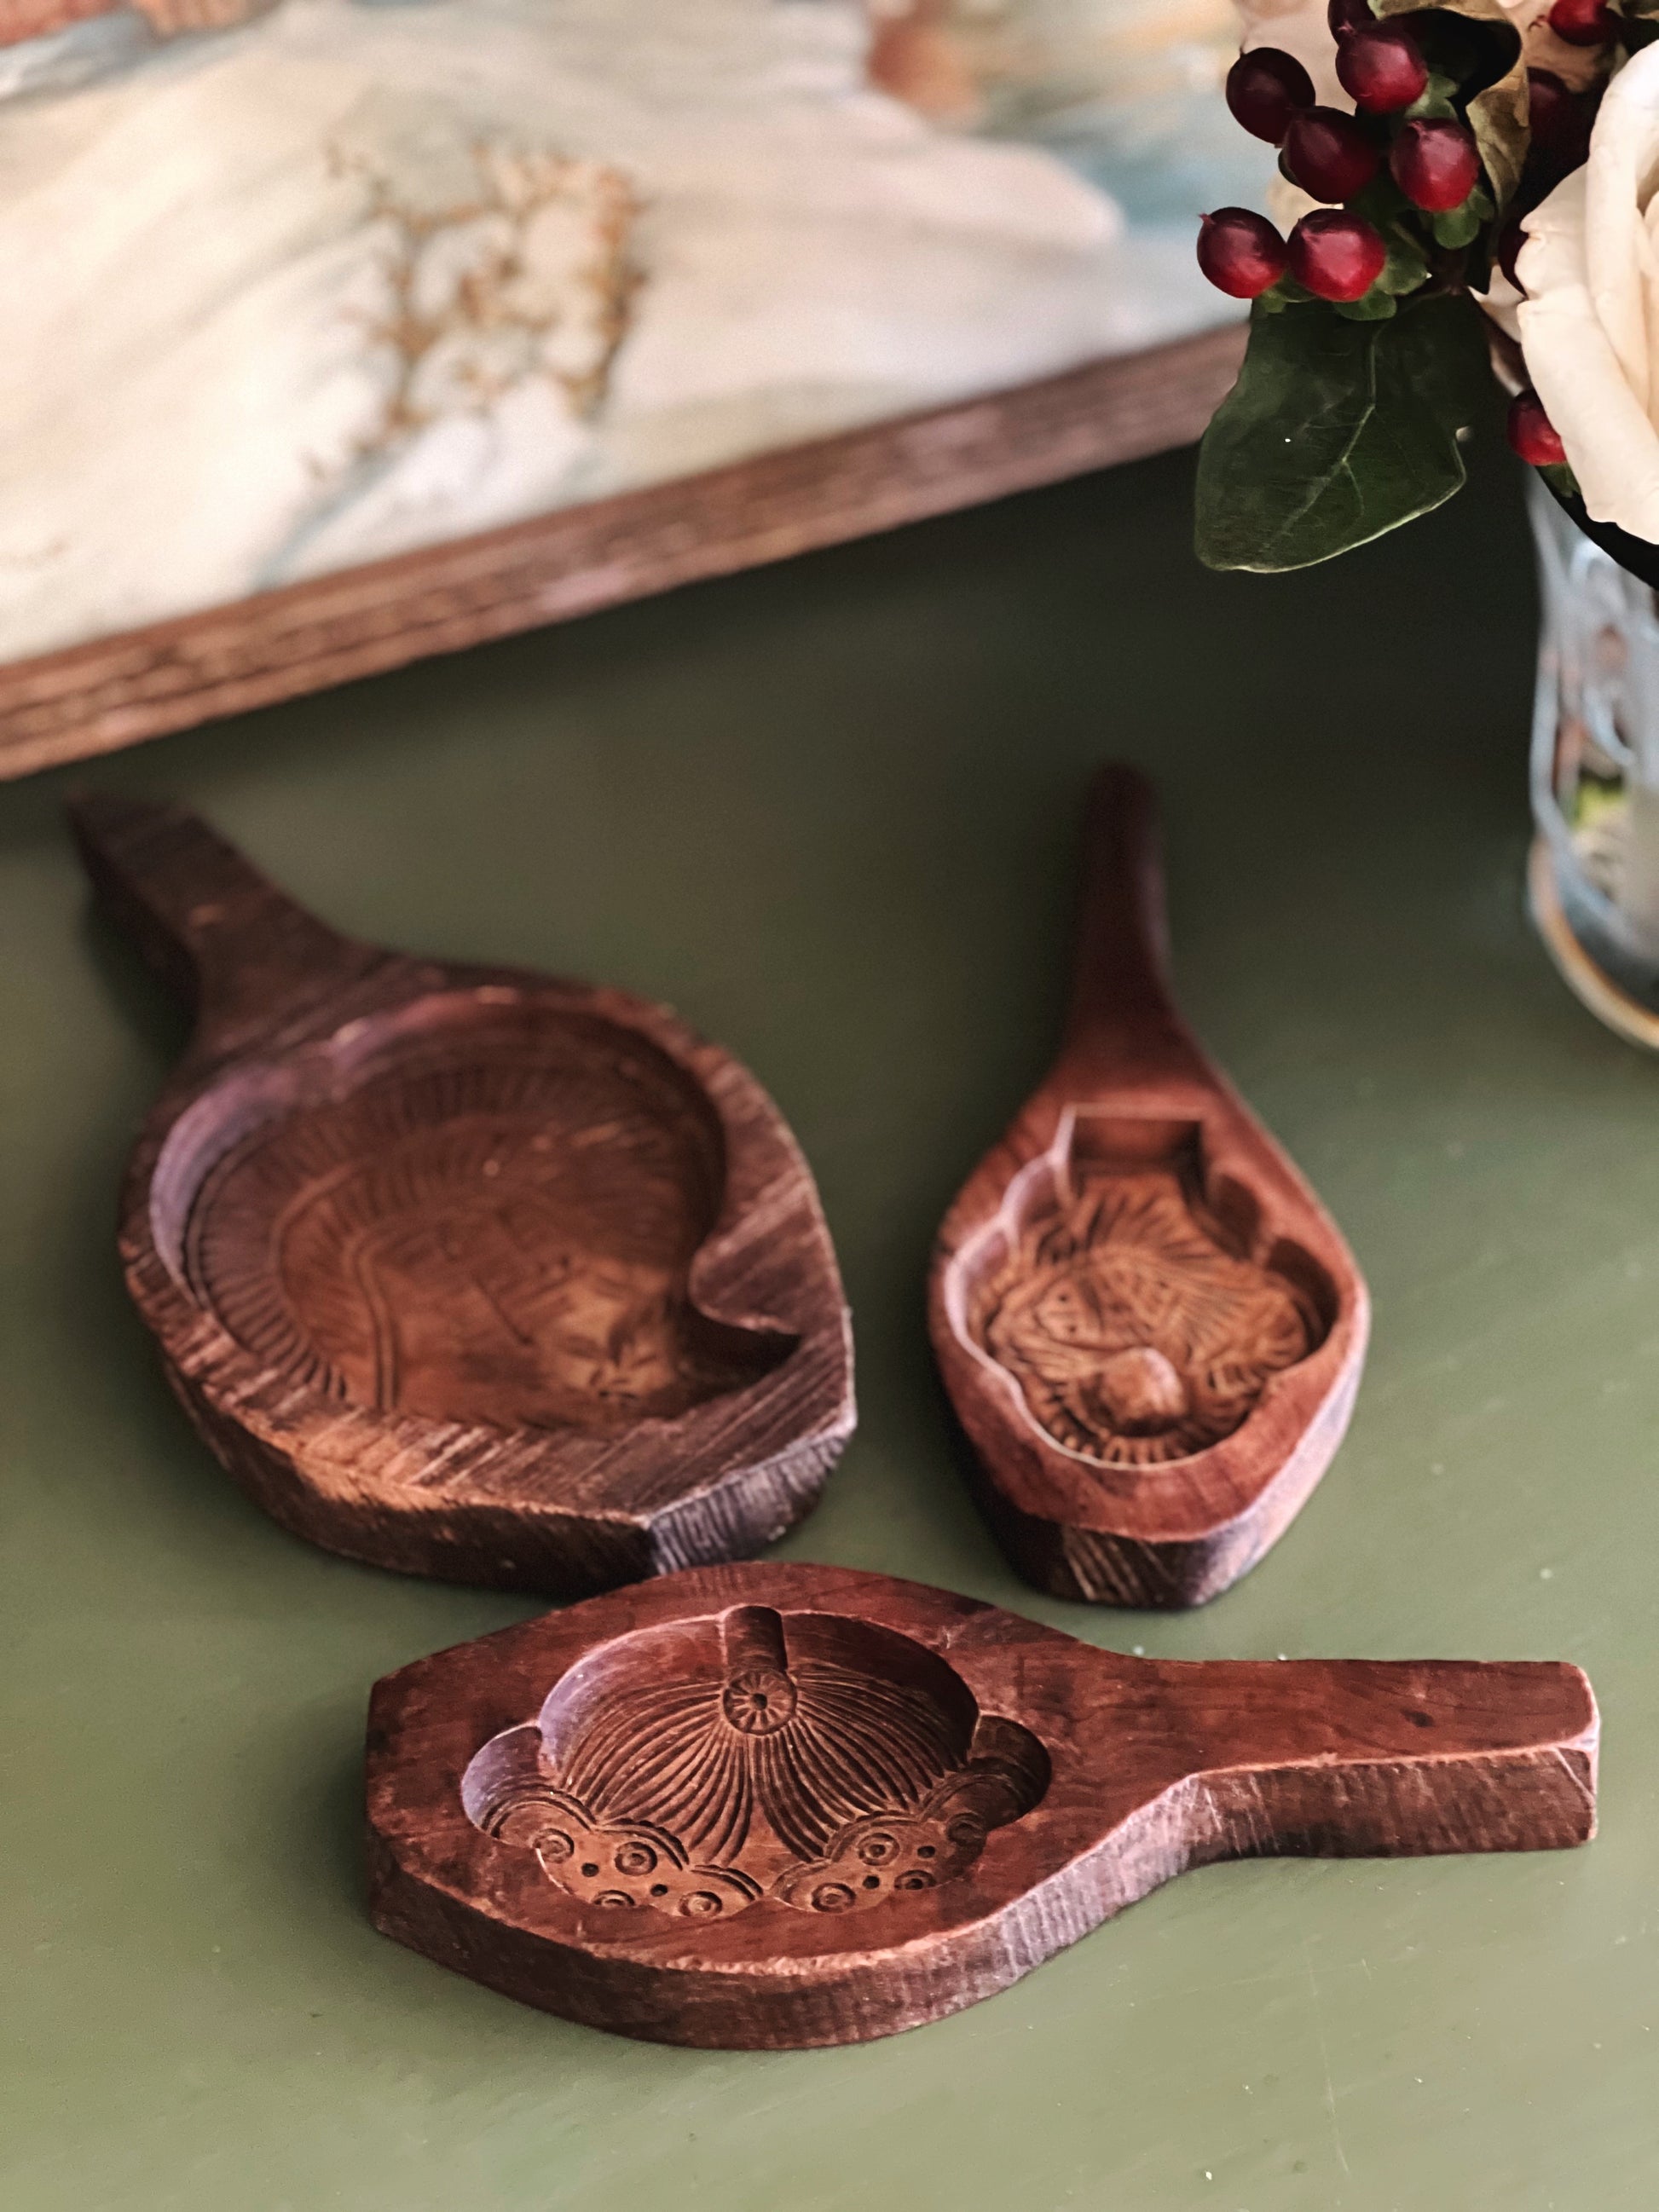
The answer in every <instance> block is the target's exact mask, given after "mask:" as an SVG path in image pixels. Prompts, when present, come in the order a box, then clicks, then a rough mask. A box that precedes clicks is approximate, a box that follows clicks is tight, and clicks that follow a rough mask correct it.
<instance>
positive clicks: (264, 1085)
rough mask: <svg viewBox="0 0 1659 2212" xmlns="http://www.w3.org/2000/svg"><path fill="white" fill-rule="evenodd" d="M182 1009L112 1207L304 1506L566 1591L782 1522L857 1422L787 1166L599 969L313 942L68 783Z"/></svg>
mask: <svg viewBox="0 0 1659 2212" xmlns="http://www.w3.org/2000/svg"><path fill="white" fill-rule="evenodd" d="M72 815H73V819H74V823H75V828H76V836H77V839H78V842H79V843H80V847H81V850H82V856H83V858H84V860H85V861H86V865H87V867H88V872H89V873H90V875H91V877H92V878H93V881H94V884H95V886H96V888H97V890H98V891H99V893H100V897H101V899H102V901H103V902H104V904H105V905H106V908H108V909H109V911H110V913H111V914H112V917H113V918H114V919H115V920H116V921H117V922H118V923H119V924H120V925H121V926H122V927H125V929H126V930H127V931H128V932H129V933H131V935H132V936H133V937H134V938H135V939H137V943H138V945H139V946H140V948H141V949H142V950H143V951H144V952H145V954H146V955H147V957H149V959H150V961H151V963H152V964H153V965H155V966H156V967H157V968H159V969H161V971H162V973H163V974H164V975H167V976H168V977H169V978H170V979H171V980H172V981H173V982H174V983H175V984H177V985H178V986H179V988H181V989H182V990H183V991H185V993H186V994H188V995H189V997H190V998H191V1000H192V1002H193V1003H194V1005H195V1007H196V1014H197V1020H196V1029H195V1033H194V1036H192V1039H191V1044H190V1047H189V1049H188V1051H187V1052H186V1054H185V1058H184V1060H182V1062H181V1063H180V1065H179V1068H178V1070H177V1071H176V1073H175V1074H174V1076H173V1079H172V1081H171V1082H170V1083H169V1085H167V1089H166V1091H165V1092H164V1094H163V1095H162V1097H161V1099H160V1100H159V1101H158V1103H157V1104H156V1107H155V1110H154V1112H153V1113H152V1115H151V1116H150V1118H149V1122H148V1123H147V1125H146V1127H145V1129H144V1132H143V1135H142V1136H141V1138H140V1139H139V1142H138V1146H137V1150H136V1152H134V1155H133V1158H132V1162H131V1167H130V1169H129V1171H128V1176H127V1181H126V1186H125V1194H124V1196H123V1200H122V1206H121V1253H122V1257H123V1260H124V1262H125V1268H126V1274H127V1281H128V1285H129V1287H130V1288H131V1292H132V1296H133V1298H134V1300H135V1302H136V1303H137V1306H138V1310H139V1311H140V1312H141V1314H142V1315H143V1317H144V1319H145V1321H146V1322H148V1323H149V1326H150V1328H152V1329H153V1330H154V1331H155V1335H156V1337H157V1339H158V1340H159V1341H160V1344H161V1352H162V1357H163V1359H164V1362H165V1364H166V1367H167V1374H168V1376H169V1378H170V1380H171V1381H172V1383H173V1386H174V1388H175V1389H176V1390H177V1392H178V1394H179V1397H180V1398H181V1399H182V1401H184V1404H185V1408H186V1410H187V1411H188V1412H189V1413H190V1415H191V1419H193V1420H194V1422H195V1424H196V1425H197V1428H198V1429H199V1431H201V1433H202V1435H203V1436H204V1437H205V1438H206V1440H207V1442H208V1443H209V1444H210V1446H211V1447H212V1449H214V1450H215V1451H216V1453H217V1454H218V1455H219V1457H220V1459H221V1460H222V1462H224V1464H225V1466H226V1467H227V1468H229V1470H230V1472H231V1473H232V1474H234V1476H235V1477H236V1478H237V1480H239V1481H240V1483H241V1484H242V1485H243V1486H244V1487H245V1488H246V1489H247V1490H248V1491H249V1492H252V1495H253V1496H254V1497H255V1498H257V1499H258V1502H259V1503H260V1504H262V1505H264V1507H265V1509H266V1510H268V1511H269V1512H270V1513H271V1514H272V1515H273V1516H275V1517H276V1519H277V1520H278V1521H280V1522H283V1525H284V1526H285V1527H286V1528H291V1529H292V1530H294V1532H295V1534H299V1535H301V1536H306V1537H308V1538H310V1539H311V1541H313V1542H315V1543H319V1544H321V1545H324V1546H325V1547H328V1548H329V1549H330V1550H332V1551H337V1552H343V1553H346V1554H348V1555H349V1557H351V1558H354V1559H366V1560H369V1561H372V1562H374V1564H376V1565H381V1566H388V1567H396V1568H399V1569H402V1570H404V1571H408V1572H410V1573H418V1574H428V1575H435V1576H441V1577H444V1578H446V1579H448V1580H453V1581H459V1582H469V1583H493V1584H496V1585H498V1586H500V1587H501V1588H505V1589H537V1590H543V1591H546V1592H549V1593H550V1594H553V1595H577V1594H580V1593H582V1592H586V1591H588V1590H592V1589H600V1588H604V1587H606V1586H608V1585H609V1584H611V1583H617V1582H622V1581H626V1580H629V1579H632V1578H634V1577H638V1576H642V1575H649V1574H653V1573H659V1572H661V1571H664V1570H665V1569H668V1568H673V1567H681V1566H684V1565H690V1564H694V1563H696V1562H698V1561H702V1560H708V1559H729V1558H731V1557H732V1556H733V1555H734V1554H738V1553H744V1552H747V1551H750V1550H752V1549H754V1548H756V1547H758V1546H760V1545H762V1544H764V1543H766V1542H768V1541H771V1540H772V1539H773V1538H775V1537H776V1536H779V1535H781V1534H782V1533H783V1531H784V1530H785V1529H787V1528H789V1527H790V1526H792V1525H793V1522H796V1521H797V1520H799V1517H800V1516H801V1515H802V1514H803V1513H805V1511H806V1510H808V1508H809V1507H810V1506H811V1504H812V1503H813V1501H814V1499H815V1498H817V1493H818V1491H819V1489H820V1487H821V1486H822V1484H823V1479H824V1477H825V1475H826V1474H827V1473H828V1472H829V1468H830V1467H831V1466H832V1465H833V1464H834V1462H835V1460H836V1457H837V1455H839V1453H840V1451H841V1449H842V1446H843V1445H844V1444H845V1443H846V1441H847V1438H848V1436H849V1435H850V1434H851V1431H852V1428H853V1422H854V1405H853V1386H852V1343H851V1333H850V1326H849V1321H848V1312H847V1308H846V1304H845V1302H844V1300H843V1298H842V1291H841V1283H840V1279H839V1276H838V1274H837V1272H836V1261H835V1254H834V1251H833V1249H831V1246H830V1243H829V1232H828V1230H827V1229H826V1227H825V1225H824V1221H823V1213H822V1211H821V1209H820V1207H819V1204H818V1199H817V1191H816V1189H815V1188H814V1186H813V1182H812V1178H811V1172H810V1171H809V1170H808V1168H807V1166H806V1164H805V1160H804V1159H803V1158H801V1155H800V1152H799V1148H798V1146H796V1144H795V1142H794V1139H793V1137H792V1136H791V1134H790V1133H789V1131H788V1129H787V1127H786V1126H785V1124H784V1122H783V1121H782V1119H781V1116H780V1115H779V1113H778V1111H777V1109H776V1108H775V1106H774V1105H773V1104H772V1103H771V1101H770V1100H769V1098H768V1097H767V1096H766V1094H765V1093H764V1092H763V1091H762V1090H761V1088H760V1086H759V1085H757V1083H756V1082H755V1080H754V1079H753V1077H752V1076H750V1074H749V1073H747V1071H746V1070H745V1069H744V1068H742V1067H740V1066H738V1063H737V1062H736V1061H735V1060H732V1059H731V1058H730V1057H729V1055H728V1054H725V1053H723V1052H720V1050H718V1049H717V1048H715V1047H714V1046H713V1045H709V1044H706V1043H704V1042H702V1041H701V1040H700V1039H698V1038H696V1037H695V1036H692V1034H691V1033H690V1031H689V1030H686V1029H685V1028H684V1026H683V1024H681V1023H679V1022H678V1020H677V1019H676V1018H674V1016H673V1015H671V1013H669V1012H666V1011H665V1010H664V1009H663V1008H661V1007H658V1006H648V1005H647V1004H646V1003H644V1002H643V1001H642V1000H638V999H635V998H631V997H629V995H627V994H625V993H623V992H620V991H612V990H599V989H593V988H590V987H587V986H585V985H582V984H577V983H569V982H562V981H553V980H551V979H549V978H546V977H542V976H537V975H525V974H520V973H517V972H515V971H512V970H508V969H486V968H476V967H460V966H456V965H453V964H449V965H439V964H437V963H432V962H429V961H422V960H416V959H413V958H410V957H406V956H404V955H402V954H399V953H393V952H386V951H380V950H378V949H377V948H375V947H374V946H372V945H359V944H354V943H351V942H349V940H347V939H343V938H340V937H338V936H337V935H336V934H335V933H333V932H332V931H331V930H330V929H328V928H326V927H325V926H324V925H323V924H322V923H321V922H319V921H316V920H315V919H314V918H313V916H311V915H307V914H306V913H304V912H303V911H302V910H301V908H298V907H296V906H295V905H294V904H293V903H292V902H290V901H289V900H288V899H286V898H285V897H284V896H283V895H282V893H281V892H279V891H278V890H276V889H275V888H274V887H273V886H272V885H271V884H269V883H268V882H266V881H265V879H264V878H263V877H261V876H259V875H258V874H257V873H256V872H255V871H254V870H253V869H252V867H250V866H249V865H248V864H247V862H246V860H243V859H242V858H241V856H240V854H237V853H235V852H234V850H233V849H232V848H230V847H229V846H228V845H227V844H226V843H224V842H223V841H222V840H221V839H220V838H218V837H217V836H215V835H214V833H213V832H212V831H211V830H210V829H208V828H207V827H206V826H205V825H204V823H201V822H199V821H197V820H196V819H195V818H194V817H191V816H190V815H188V814H185V813H183V812H181V811H177V810H174V809H171V808H166V807H161V806H155V805H146V804H141V803H139V802H137V801H131V800H125V799H111V798H106V797H95V798H88V799H82V800H81V801H80V802H78V803H77V804H76V806H75V807H74V808H73V809H72Z"/></svg>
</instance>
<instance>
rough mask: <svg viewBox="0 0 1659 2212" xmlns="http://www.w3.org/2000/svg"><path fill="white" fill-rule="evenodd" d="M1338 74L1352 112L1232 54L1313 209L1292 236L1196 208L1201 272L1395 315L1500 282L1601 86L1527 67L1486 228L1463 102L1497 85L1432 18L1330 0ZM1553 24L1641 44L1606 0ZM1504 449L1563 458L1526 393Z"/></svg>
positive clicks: (1241, 216)
mask: <svg viewBox="0 0 1659 2212" xmlns="http://www.w3.org/2000/svg"><path fill="white" fill-rule="evenodd" d="M1327 20H1328V23H1329V25H1330V29H1331V34H1332V36H1333V38H1334V40H1335V41H1336V49H1337V51H1336V74H1337V77H1338V79H1339V81H1340V83H1341V86H1342V88H1343V90H1344V91H1345V92H1346V94H1348V96H1349V98H1350V99H1351V100H1352V101H1353V104H1354V112H1352V114H1349V113H1346V112H1344V111H1343V110H1341V109H1340V108H1334V107H1324V106H1320V104H1319V102H1318V100H1317V97H1316V93H1315V90H1314V85H1313V81H1312V79H1311V78H1310V76H1309V74H1308V72H1307V70H1305V69H1304V67H1303V65H1302V64H1301V63H1300V62H1299V61H1297V59H1296V58H1295V56H1294V55H1292V54H1288V53H1285V52H1280V51H1279V49H1278V48H1276V47H1273V46H1261V47H1257V48H1256V49H1255V50H1254V51H1253V52H1249V53H1245V54H1241V55H1240V56H1239V58H1238V59H1237V62H1236V63H1235V64H1233V67H1232V70H1231V72H1230V74H1229V76H1228V78H1227V88H1226V96H1227V105H1228V106H1229V107H1230V108H1231V111H1232V113H1233V116H1234V118H1235V119H1236V120H1237V122H1238V123H1240V124H1242V125H1243V128H1244V129H1245V130H1246V131H1249V132H1250V133H1251V134H1252V136H1254V137H1257V138H1261V139H1264V140H1265V141H1266V142H1267V144H1268V145H1270V146H1276V147H1277V148H1278V149H1279V168H1280V170H1281V172H1282V173H1283V174H1284V175H1285V177H1286V178H1287V179H1289V180H1290V182H1291V184H1293V185H1299V186H1300V187H1301V189H1302V190H1303V191H1304V192H1306V193H1307V194H1308V196H1309V197H1310V198H1311V199H1315V200H1319V201H1322V202H1323V203H1324V204H1323V205H1322V206H1321V207H1320V208H1318V209H1316V210H1313V211H1312V212H1310V213H1309V214H1307V215H1305V216H1303V217H1302V219H1301V221H1300V222H1298V223H1297V225H1296V226H1295V228H1293V229H1292V231H1291V234H1290V237H1289V238H1288V239H1285V238H1284V237H1283V236H1281V234H1279V231H1278V230H1277V229H1276V228H1275V227H1274V226H1273V224H1272V223H1271V222H1268V221H1267V219H1266V218H1265V217H1264V216H1260V215H1255V214H1254V213H1252V212H1251V211H1250V210H1249V209H1246V208H1221V209H1219V210H1217V211H1216V212H1215V213H1214V214H1212V215H1206V216H1205V217H1204V218H1203V220H1202V223H1201V225H1200V231H1199V240H1198V260H1199V266H1200V268H1201V269H1202V270H1203V271H1204V274H1205V275H1206V276H1207V277H1208V278H1209V280H1210V282H1211V283H1212V284H1215V285H1217V286H1218V287H1219V289H1221V290H1222V291H1224V292H1226V293H1230V294H1231V295H1232V297H1233V298H1235V299H1237V300H1261V301H1262V302H1263V305H1264V306H1266V307H1280V306H1285V305H1288V304H1290V303H1291V302H1293V301H1297V300H1304V301H1305V300H1322V301H1328V303H1330V304H1331V305H1332V306H1334V307H1337V308H1338V309H1339V311H1340V312H1341V313H1345V314H1347V315H1352V316H1358V317H1361V318H1364V319H1371V318H1380V317H1383V316H1386V315H1390V314H1392V313H1394V312H1395V307H1396V305H1397V304H1398V303H1399V301H1401V300H1403V299H1404V298H1405V297H1407V296H1408V295H1411V294H1412V293H1414V292H1417V291H1420V290H1424V289H1435V290H1449V289H1463V288H1464V287H1465V286H1466V285H1467V284H1468V283H1471V282H1473V283H1477V284H1484V283H1485V281H1486V277H1485V271H1486V268H1487V266H1488V265H1489V264H1490V263H1492V262H1495V263H1496V264H1497V265H1498V267H1499V268H1501V269H1502V270H1503V271H1504V275H1505V276H1507V277H1508V278H1509V279H1510V283H1516V253H1517V252H1518V251H1519V248H1520V246H1521V243H1522V231H1521V216H1522V214H1524V213H1525V212H1526V211H1527V210H1530V209H1531V208H1534V207H1535V206H1537V205H1538V204H1539V202H1540V201H1541V200H1542V199H1543V198H1544V197H1546V196H1547V194H1548V193H1549V192H1550V191H1553V189H1554V187H1555V186H1556V185H1558V184H1559V182H1560V181H1561V179H1563V178H1564V177H1565V176H1566V175H1567V174H1568V173H1570V172H1571V170H1573V169H1576V168H1577V167H1580V166H1581V165H1582V164H1583V161H1585V159H1586V158H1587V156H1588V154H1589V136H1590V128H1591V125H1592V124H1593V122H1594V120H1595V108H1596V106H1597V103H1598V102H1599V100H1600V97H1601V84H1600V82H1599V81H1598V82H1596V83H1595V84H1593V85H1592V87H1591V88H1589V90H1588V91H1576V90H1574V89H1573V88H1571V87H1570V86H1569V85H1568V84H1567V83H1566V82H1565V81H1564V80H1563V79H1562V78H1561V77H1560V76H1557V75H1556V74H1554V73H1553V72H1552V71H1550V70H1528V131H1529V142H1530V143H1529V150H1528V155H1527V160H1526V167H1525V171H1524V173H1523V175H1522V183H1521V188H1520V190H1519V191H1518V192H1517V193H1516V197H1515V199H1514V202H1513V204H1512V205H1511V207H1510V209H1509V210H1506V211H1505V213H1506V216H1507V220H1504V221H1503V222H1499V221H1498V220H1497V219H1496V211H1495V210H1494V208H1493V204H1492V197H1491V195H1490V192H1489V190H1488V187H1487V185H1486V179H1485V177H1484V175H1483V173H1482V168H1481V161H1480V150H1479V149H1478V147H1477V145H1476V143H1475V138H1474V132H1473V131H1471V130H1470V128H1469V126H1468V121H1467V120H1466V114H1467V109H1468V100H1469V98H1470V97H1471V95H1472V94H1474V93H1475V92H1477V91H1479V90H1480V88H1482V86H1483V85H1485V84H1486V83H1490V82H1492V75H1493V72H1492V71H1491V70H1489V69H1484V68H1483V67H1482V66H1481V64H1480V61H1479V59H1478V58H1474V59H1473V60H1471V59H1470V58H1469V54H1470V50H1469V49H1468V47H1467V46H1464V47H1463V48H1462V50H1461V51H1460V50H1459V48H1458V47H1457V46H1456V44H1455V41H1454V43H1453V45H1452V46H1450V47H1449V46H1448V45H1447V43H1446V39H1445V36H1444V33H1442V32H1439V31H1437V29H1436V26H1437V25H1443V24H1445V23H1446V22H1448V21H1449V20H1450V19H1449V18H1447V17H1446V16H1444V15H1440V14H1437V13H1436V12H1434V11H1425V12H1423V13H1422V14H1420V15H1406V16H1398V15H1396V16H1393V17H1390V18H1389V19H1388V20H1386V21H1383V20H1379V19H1378V17H1377V16H1376V15H1375V14H1374V13H1373V12H1372V8H1371V4H1370V0H1328V9H1327ZM1549 24H1550V27H1551V29H1552V30H1553V32H1554V33H1555V34H1556V36H1557V37H1558V38H1559V39H1561V40H1564V41H1565V43H1566V44H1568V45H1570V46H1578V47H1583V48H1595V47H1600V48H1606V49H1608V50H1609V58H1612V54H1611V49H1612V48H1613V43H1614V41H1615V40H1621V41H1623V42H1625V43H1626V44H1630V45H1633V44H1635V43H1636V42H1637V40H1638V38H1639V37H1640V36H1643V35H1650V34H1651V33H1643V32H1639V31H1638V30H1637V29H1636V27H1634V25H1633V23H1632V19H1631V18H1629V17H1627V16H1626V15H1622V14H1620V13H1619V12H1617V11H1616V10H1615V9H1613V8H1611V7H1609V6H1608V4H1607V0H1554V4H1553V7H1552V8H1551V9H1550V11H1549ZM1510 443H1511V444H1512V445H1513V446H1514V447H1515V449H1516V452H1517V453H1520V454H1521V455H1522V458H1523V459H1527V460H1529V461H1532V462H1534V464H1535V465H1538V466H1541V467H1548V466H1552V465H1559V462H1560V461H1561V459H1562V452H1561V441H1560V440H1559V437H1558V436H1557V435H1556V433H1555V431H1554V429H1553V428H1552V427H1551V425H1550V422H1549V420H1548V417H1547V416H1546V415H1545V413H1544V410H1543V409H1542V407H1541V405H1540V404H1539V401H1538V398H1537V395H1536V394H1535V393H1534V392H1525V393H1523V394H1522V397H1521V398H1520V399H1518V400H1517V401H1516V404H1515V406H1514V408H1513V409H1512V410H1511V411H1510Z"/></svg>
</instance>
